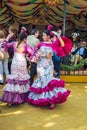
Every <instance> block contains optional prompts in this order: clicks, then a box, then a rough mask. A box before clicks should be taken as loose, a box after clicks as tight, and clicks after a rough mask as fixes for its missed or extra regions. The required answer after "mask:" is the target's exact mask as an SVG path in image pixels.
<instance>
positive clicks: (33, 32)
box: [31, 28, 39, 35]
mask: <svg viewBox="0 0 87 130" xmlns="http://www.w3.org/2000/svg"><path fill="white" fill-rule="evenodd" d="M37 31H39V30H38V29H37V28H34V29H33V30H32V31H31V35H34V34H35V33H36V32H37Z"/></svg>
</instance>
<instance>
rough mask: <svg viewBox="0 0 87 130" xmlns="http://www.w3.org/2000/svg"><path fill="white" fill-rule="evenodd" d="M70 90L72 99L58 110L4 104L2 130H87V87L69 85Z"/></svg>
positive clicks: (1, 121) (81, 84)
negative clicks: (10, 106)
mask: <svg viewBox="0 0 87 130" xmlns="http://www.w3.org/2000/svg"><path fill="white" fill-rule="evenodd" d="M66 88H69V89H70V90H71V91H72V92H71V95H70V97H69V98H68V100H67V102H66V103H64V104H61V105H57V107H56V108H55V109H54V110H49V109H48V108H47V107H43V108H40V107H35V106H32V105H29V104H27V103H25V104H22V105H19V106H15V107H12V108H9V107H7V106H6V104H5V103H0V109H1V113H0V130H12V129H13V130H87V84H86V83H84V84H83V83H77V84H76V83H69V84H68V83H67V84H66ZM1 90H2V87H1ZM1 93H2V92H0V95H1Z"/></svg>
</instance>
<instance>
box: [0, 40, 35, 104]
mask: <svg viewBox="0 0 87 130" xmlns="http://www.w3.org/2000/svg"><path fill="white" fill-rule="evenodd" d="M4 46H5V51H7V50H8V48H9V47H11V46H13V47H14V57H13V60H12V65H11V74H10V75H8V76H7V77H6V84H5V86H4V88H3V95H2V96H1V97H0V101H3V102H6V103H8V104H21V103H23V102H25V101H26V97H27V95H28V93H29V88H30V86H29V82H30V81H29V79H30V76H29V74H28V71H27V63H26V58H25V55H26V53H28V54H29V56H31V55H32V54H33V51H32V48H31V47H30V46H28V45H25V47H24V51H23V52H22V53H18V52H17V51H16V43H15V42H12V43H9V44H7V41H5V42H4Z"/></svg>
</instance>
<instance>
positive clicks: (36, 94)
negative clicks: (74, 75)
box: [27, 58, 70, 106]
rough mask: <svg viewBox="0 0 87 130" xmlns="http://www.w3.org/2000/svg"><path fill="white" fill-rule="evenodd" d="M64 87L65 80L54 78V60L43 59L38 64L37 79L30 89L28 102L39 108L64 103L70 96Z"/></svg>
mask: <svg viewBox="0 0 87 130" xmlns="http://www.w3.org/2000/svg"><path fill="white" fill-rule="evenodd" d="M64 86H65V83H64V81H63V80H60V79H57V78H54V77H53V62H52V60H48V59H47V58H41V59H40V60H39V62H38V64H37V79H36V80H35V81H34V83H33V84H32V86H31V87H30V93H29V95H28V98H27V102H28V103H31V104H34V105H38V106H46V105H50V104H57V103H58V104H60V103H63V102H65V101H66V100H67V97H68V96H69V94H70V90H67V89H66V88H64Z"/></svg>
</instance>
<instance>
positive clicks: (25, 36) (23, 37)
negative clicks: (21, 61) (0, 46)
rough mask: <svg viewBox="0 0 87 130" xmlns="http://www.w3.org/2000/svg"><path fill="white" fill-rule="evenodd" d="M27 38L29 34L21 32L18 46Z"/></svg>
mask: <svg viewBox="0 0 87 130" xmlns="http://www.w3.org/2000/svg"><path fill="white" fill-rule="evenodd" d="M25 38H27V34H26V33H23V32H22V33H20V34H19V39H18V41H19V42H18V45H17V47H18V46H19V45H20V43H21V41H23V40H24V39H25Z"/></svg>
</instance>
